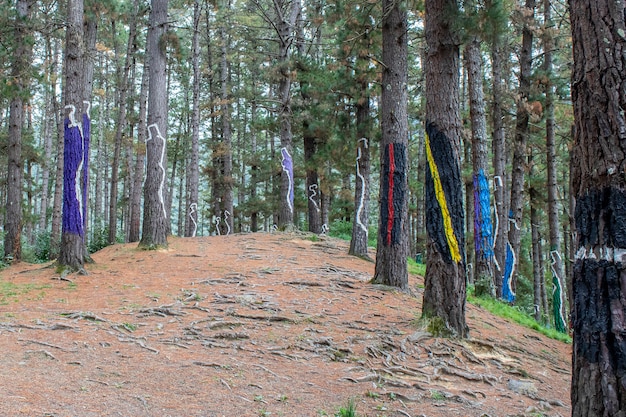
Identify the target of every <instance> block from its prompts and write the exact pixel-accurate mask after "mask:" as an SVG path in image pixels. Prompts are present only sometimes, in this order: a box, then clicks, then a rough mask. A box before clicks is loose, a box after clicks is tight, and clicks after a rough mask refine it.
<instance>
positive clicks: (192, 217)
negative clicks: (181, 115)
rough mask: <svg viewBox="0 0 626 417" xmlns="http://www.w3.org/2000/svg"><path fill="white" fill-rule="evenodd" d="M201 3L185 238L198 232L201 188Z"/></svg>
mask: <svg viewBox="0 0 626 417" xmlns="http://www.w3.org/2000/svg"><path fill="white" fill-rule="evenodd" d="M200 15H201V10H200V1H199V0H195V1H194V6H193V37H192V40H191V66H192V68H193V87H192V89H193V97H192V103H191V153H190V155H189V166H188V167H187V195H188V197H187V214H186V216H185V236H187V237H194V236H196V233H197V231H198V194H199V192H198V190H199V187H200V170H199V166H200V165H199V158H200V155H199V153H200V81H201V74H200Z"/></svg>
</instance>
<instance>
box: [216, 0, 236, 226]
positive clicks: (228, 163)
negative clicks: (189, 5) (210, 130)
mask: <svg viewBox="0 0 626 417" xmlns="http://www.w3.org/2000/svg"><path fill="white" fill-rule="evenodd" d="M229 8H230V5H229ZM219 34H220V41H221V51H220V52H221V56H220V84H221V103H222V105H221V111H222V147H221V159H222V173H221V174H222V179H221V181H222V195H221V200H222V209H223V213H222V214H223V216H222V230H221V234H223V235H227V234H229V233H232V232H233V230H234V229H233V214H234V213H233V212H234V210H233V149H232V142H233V131H232V126H231V103H230V100H231V98H230V94H229V88H230V87H229V85H230V63H229V61H228V54H227V52H228V49H229V48H230V45H229V37H228V35H227V34H226V30H225V29H224V27H223V26H222V27H220V29H219Z"/></svg>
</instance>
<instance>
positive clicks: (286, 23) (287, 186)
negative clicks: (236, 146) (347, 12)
mask: <svg viewBox="0 0 626 417" xmlns="http://www.w3.org/2000/svg"><path fill="white" fill-rule="evenodd" d="M300 8H301V4H300V1H299V0H292V1H291V2H289V1H286V0H277V1H275V2H274V11H275V13H276V16H277V17H276V21H275V22H274V26H275V28H276V31H277V34H276V35H277V37H278V62H277V64H278V66H279V74H280V75H279V82H278V89H277V91H276V93H277V95H278V101H279V103H280V105H279V109H278V123H279V126H280V146H281V164H282V171H281V176H280V201H279V206H278V207H279V209H278V227H279V228H280V229H282V230H291V229H293V228H294V205H293V201H294V200H293V198H294V177H293V134H292V132H291V117H292V116H291V81H292V80H291V78H292V74H291V69H290V62H289V60H290V49H291V45H292V39H293V31H294V30H295V27H296V26H295V25H296V19H297V17H298V15H299V14H300ZM286 165H287V166H290V167H291V168H290V169H289V168H286V167H285V166H286Z"/></svg>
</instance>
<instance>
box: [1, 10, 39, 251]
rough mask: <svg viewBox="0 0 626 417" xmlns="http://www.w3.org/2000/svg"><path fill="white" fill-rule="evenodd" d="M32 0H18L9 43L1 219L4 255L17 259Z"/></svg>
mask: <svg viewBox="0 0 626 417" xmlns="http://www.w3.org/2000/svg"><path fill="white" fill-rule="evenodd" d="M34 3H35V1H34V0H18V1H17V5H16V11H15V23H14V24H15V28H14V35H13V40H12V44H13V45H14V49H13V62H12V63H11V78H10V81H8V82H7V84H8V85H9V86H11V87H10V91H11V101H10V104H9V131H8V149H7V159H8V166H7V192H6V213H5V220H4V231H5V235H4V258H5V259H6V260H10V261H12V262H19V261H20V260H21V258H22V243H21V240H22V172H23V169H24V167H23V164H22V162H23V161H22V127H23V125H24V106H25V104H26V103H28V101H29V98H30V89H29V84H30V66H31V56H32V52H33V41H32V29H31V13H32V8H33V5H34Z"/></svg>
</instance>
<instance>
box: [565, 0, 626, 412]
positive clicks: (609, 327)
mask: <svg viewBox="0 0 626 417" xmlns="http://www.w3.org/2000/svg"><path fill="white" fill-rule="evenodd" d="M569 5H570V18H571V27H572V39H573V52H574V67H573V73H572V99H573V103H574V121H575V134H574V148H573V151H572V154H571V158H572V159H571V160H572V172H571V175H572V192H573V193H574V195H575V196H576V214H575V218H576V229H577V233H578V241H577V252H576V261H575V266H574V276H573V293H574V300H573V303H574V306H573V308H572V322H573V327H574V343H573V360H572V363H573V369H572V390H571V395H572V416H574V417H579V416H581V417H582V416H624V415H626V339H625V335H626V284H625V282H626V258H625V255H626V178H625V177H624V166H625V165H626V117H625V115H624V110H625V109H626V94H625V92H626V90H625V86H626V54H625V52H626V37H625V33H626V22H625V18H626V4H625V3H624V2H623V1H619V2H615V1H611V0H598V1H596V2H594V3H593V5H591V4H590V3H587V2H579V1H574V0H570V2H569Z"/></svg>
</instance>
